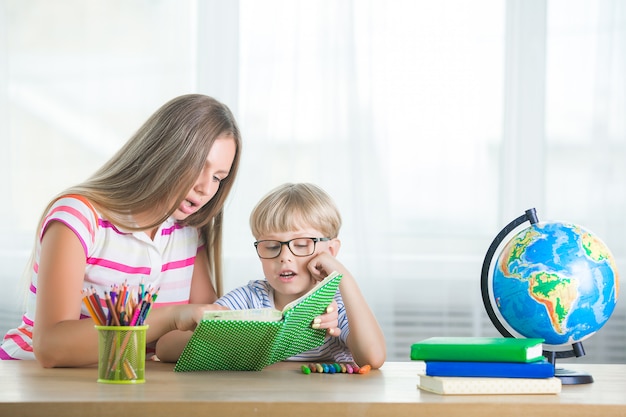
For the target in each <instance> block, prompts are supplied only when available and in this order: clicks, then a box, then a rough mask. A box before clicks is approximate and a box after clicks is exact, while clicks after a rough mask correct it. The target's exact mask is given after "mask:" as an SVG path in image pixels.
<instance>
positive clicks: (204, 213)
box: [28, 94, 241, 297]
mask: <svg viewBox="0 0 626 417" xmlns="http://www.w3.org/2000/svg"><path fill="white" fill-rule="evenodd" d="M223 135H227V136H230V137H232V138H233V139H234V141H235V144H236V152H235V158H234V160H233V164H232V167H231V169H230V173H229V175H228V177H226V178H225V179H224V180H223V181H222V182H221V184H220V187H219V189H218V191H217V193H216V194H215V196H214V197H213V198H212V199H211V200H210V201H209V202H208V203H207V204H206V205H204V207H202V208H201V209H200V210H198V211H197V212H196V213H194V214H192V215H191V216H189V217H188V218H187V219H185V220H184V221H183V223H184V224H186V225H189V226H193V227H197V228H198V229H199V231H200V233H201V236H203V237H204V240H205V242H206V251H207V255H208V260H209V271H210V273H211V279H212V281H213V284H214V286H215V290H216V293H217V295H218V297H219V296H221V294H222V223H223V208H224V202H225V200H226V198H227V197H228V194H229V192H230V190H231V188H232V186H233V182H234V181H235V178H236V176H237V171H238V169H239V161H240V158H241V136H240V132H239V128H238V126H237V122H236V121H235V118H234V116H233V114H232V113H231V111H230V110H229V108H228V107H227V106H226V105H224V104H222V103H220V102H219V101H217V100H215V99H214V98H211V97H208V96H205V95H201V94H188V95H183V96H179V97H176V98H174V99H172V100H170V101H169V102H167V103H165V104H164V105H163V106H162V107H161V108H159V109H158V110H157V111H156V112H155V113H154V114H153V115H152V116H150V118H149V119H148V120H147V121H146V122H145V123H144V124H143V125H142V126H141V127H140V128H139V130H137V132H136V133H135V134H134V135H133V136H131V138H130V139H129V140H128V141H127V142H126V144H124V146H122V148H121V149H120V150H119V151H118V152H117V153H116V154H115V155H114V156H113V157H112V158H111V159H109V160H108V162H106V163H105V164H104V165H103V166H102V167H101V168H100V169H99V170H98V171H96V173H95V174H93V175H92V176H91V177H90V178H89V179H87V180H86V181H85V182H83V183H80V184H78V185H75V186H73V187H70V188H68V189H66V190H65V191H63V192H62V193H60V194H59V195H58V196H57V197H56V198H54V199H53V200H52V201H51V202H50V203H49V204H48V206H47V207H46V209H45V210H44V212H43V213H44V214H43V215H45V214H46V213H47V212H48V211H49V209H50V207H51V206H52V204H54V201H56V200H57V199H58V198H59V197H62V196H64V195H68V194H78V195H82V196H84V197H86V198H87V199H88V200H89V201H90V202H91V203H92V204H93V205H94V206H95V207H96V208H97V210H99V211H100V213H102V215H103V216H104V217H105V218H107V219H108V220H109V221H111V222H112V223H113V224H115V225H117V226H120V227H122V228H124V229H127V230H135V231H139V230H148V229H152V228H155V227H158V226H159V225H160V224H162V223H163V222H164V221H165V220H167V219H168V217H170V216H171V215H172V213H174V211H175V210H176V208H177V207H178V205H179V204H180V202H181V201H183V200H184V199H185V198H186V196H187V193H188V192H189V190H190V189H191V188H192V187H193V185H194V183H195V181H196V180H197V178H198V177H199V176H200V173H201V171H202V168H203V167H204V164H205V162H206V159H207V155H208V153H209V150H210V149H211V146H212V145H213V143H214V142H215V140H216V138H218V137H220V136H223ZM138 213H141V214H142V216H144V217H142V218H145V219H147V223H148V224H147V225H145V226H141V227H139V226H137V225H136V224H135V223H134V220H133V214H138ZM42 221H43V216H42V218H41V220H40V222H39V226H38V228H37V233H36V238H37V239H38V238H39V235H40V233H41V227H42ZM33 254H34V252H33ZM32 261H34V257H33V259H32V260H31V265H30V266H31V268H29V270H28V273H29V274H30V273H31V272H32V266H33V265H32Z"/></svg>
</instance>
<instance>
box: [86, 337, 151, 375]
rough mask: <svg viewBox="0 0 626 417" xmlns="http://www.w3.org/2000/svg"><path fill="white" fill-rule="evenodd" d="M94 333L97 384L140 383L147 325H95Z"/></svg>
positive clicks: (144, 365) (144, 359) (143, 365)
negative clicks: (96, 356) (96, 341)
mask: <svg viewBox="0 0 626 417" xmlns="http://www.w3.org/2000/svg"><path fill="white" fill-rule="evenodd" d="M95 327H96V330H97V331H98V382H103V383H106V384H142V383H144V382H145V381H146V380H145V368H146V330H147V329H148V326H95Z"/></svg>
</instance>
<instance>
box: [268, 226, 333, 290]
mask: <svg viewBox="0 0 626 417" xmlns="http://www.w3.org/2000/svg"><path fill="white" fill-rule="evenodd" d="M308 237H318V238H319V237H326V236H324V235H323V234H322V233H321V232H320V231H319V230H316V229H299V230H296V231H290V232H284V233H273V234H268V235H263V236H259V238H258V239H257V240H277V241H279V242H287V241H289V240H292V239H296V238H308ZM328 244H329V242H317V243H316V245H315V252H313V254H311V255H309V256H296V255H294V254H293V253H292V252H291V250H289V247H288V246H287V245H281V250H280V254H279V255H278V256H277V257H276V258H272V259H263V258H259V259H260V260H261V265H262V267H263V274H264V275H265V279H266V280H267V281H268V283H269V284H270V285H271V286H272V288H273V289H274V291H275V292H276V295H277V296H281V297H280V298H281V300H285V299H288V301H286V302H289V301H292V300H295V299H296V298H298V297H300V296H301V295H303V294H304V293H306V292H307V291H308V290H310V289H311V288H312V287H313V286H314V285H315V284H316V282H317V281H316V280H315V279H314V278H313V277H312V276H311V273H310V272H309V270H308V269H307V265H308V264H309V262H310V261H311V259H313V258H314V257H315V256H316V255H317V254H318V253H320V252H323V251H324V250H327V247H328ZM275 301H277V300H275Z"/></svg>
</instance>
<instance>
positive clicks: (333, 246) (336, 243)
mask: <svg viewBox="0 0 626 417" xmlns="http://www.w3.org/2000/svg"><path fill="white" fill-rule="evenodd" d="M340 248H341V240H339V239H337V238H335V239H333V240H331V241H330V242H329V244H328V252H329V253H330V254H331V255H333V256H337V254H338V253H339V249H340Z"/></svg>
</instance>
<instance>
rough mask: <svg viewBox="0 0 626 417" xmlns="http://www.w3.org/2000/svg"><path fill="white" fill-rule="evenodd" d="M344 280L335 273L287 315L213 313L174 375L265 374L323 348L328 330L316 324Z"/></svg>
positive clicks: (270, 312)
mask: <svg viewBox="0 0 626 417" xmlns="http://www.w3.org/2000/svg"><path fill="white" fill-rule="evenodd" d="M341 277H342V276H341V275H339V274H338V273H337V272H333V273H332V274H330V275H329V276H327V277H326V278H324V280H322V281H320V282H319V283H318V284H317V285H316V286H315V287H314V288H312V289H311V290H310V291H309V292H307V293H306V294H304V295H303V296H302V297H300V298H298V299H297V300H294V301H292V302H291V303H289V304H287V305H286V306H285V308H283V310H282V311H281V310H275V309H272V308H262V309H250V310H219V311H207V312H206V313H205V315H204V318H203V320H202V321H200V323H198V326H197V327H196V329H195V330H194V332H193V335H192V336H191V339H189V342H188V343H187V346H185V349H184V350H183V353H182V354H181V355H180V358H179V359H178V362H177V363H176V366H175V367H174V371H177V372H182V371H220V370H232V371H260V370H261V369H263V368H265V367H266V366H268V365H271V364H273V363H276V362H280V361H282V360H285V359H287V358H289V357H291V356H294V355H297V354H299V353H302V352H306V351H307V350H311V349H314V348H316V347H318V346H321V345H322V344H323V343H324V340H325V338H326V330H324V329H312V328H311V323H312V322H313V319H314V318H315V317H317V316H319V315H320V314H323V313H324V312H325V311H326V308H327V307H328V305H329V304H330V303H331V302H332V301H333V298H334V296H335V294H336V293H337V289H338V287H339V282H340V280H341Z"/></svg>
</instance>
